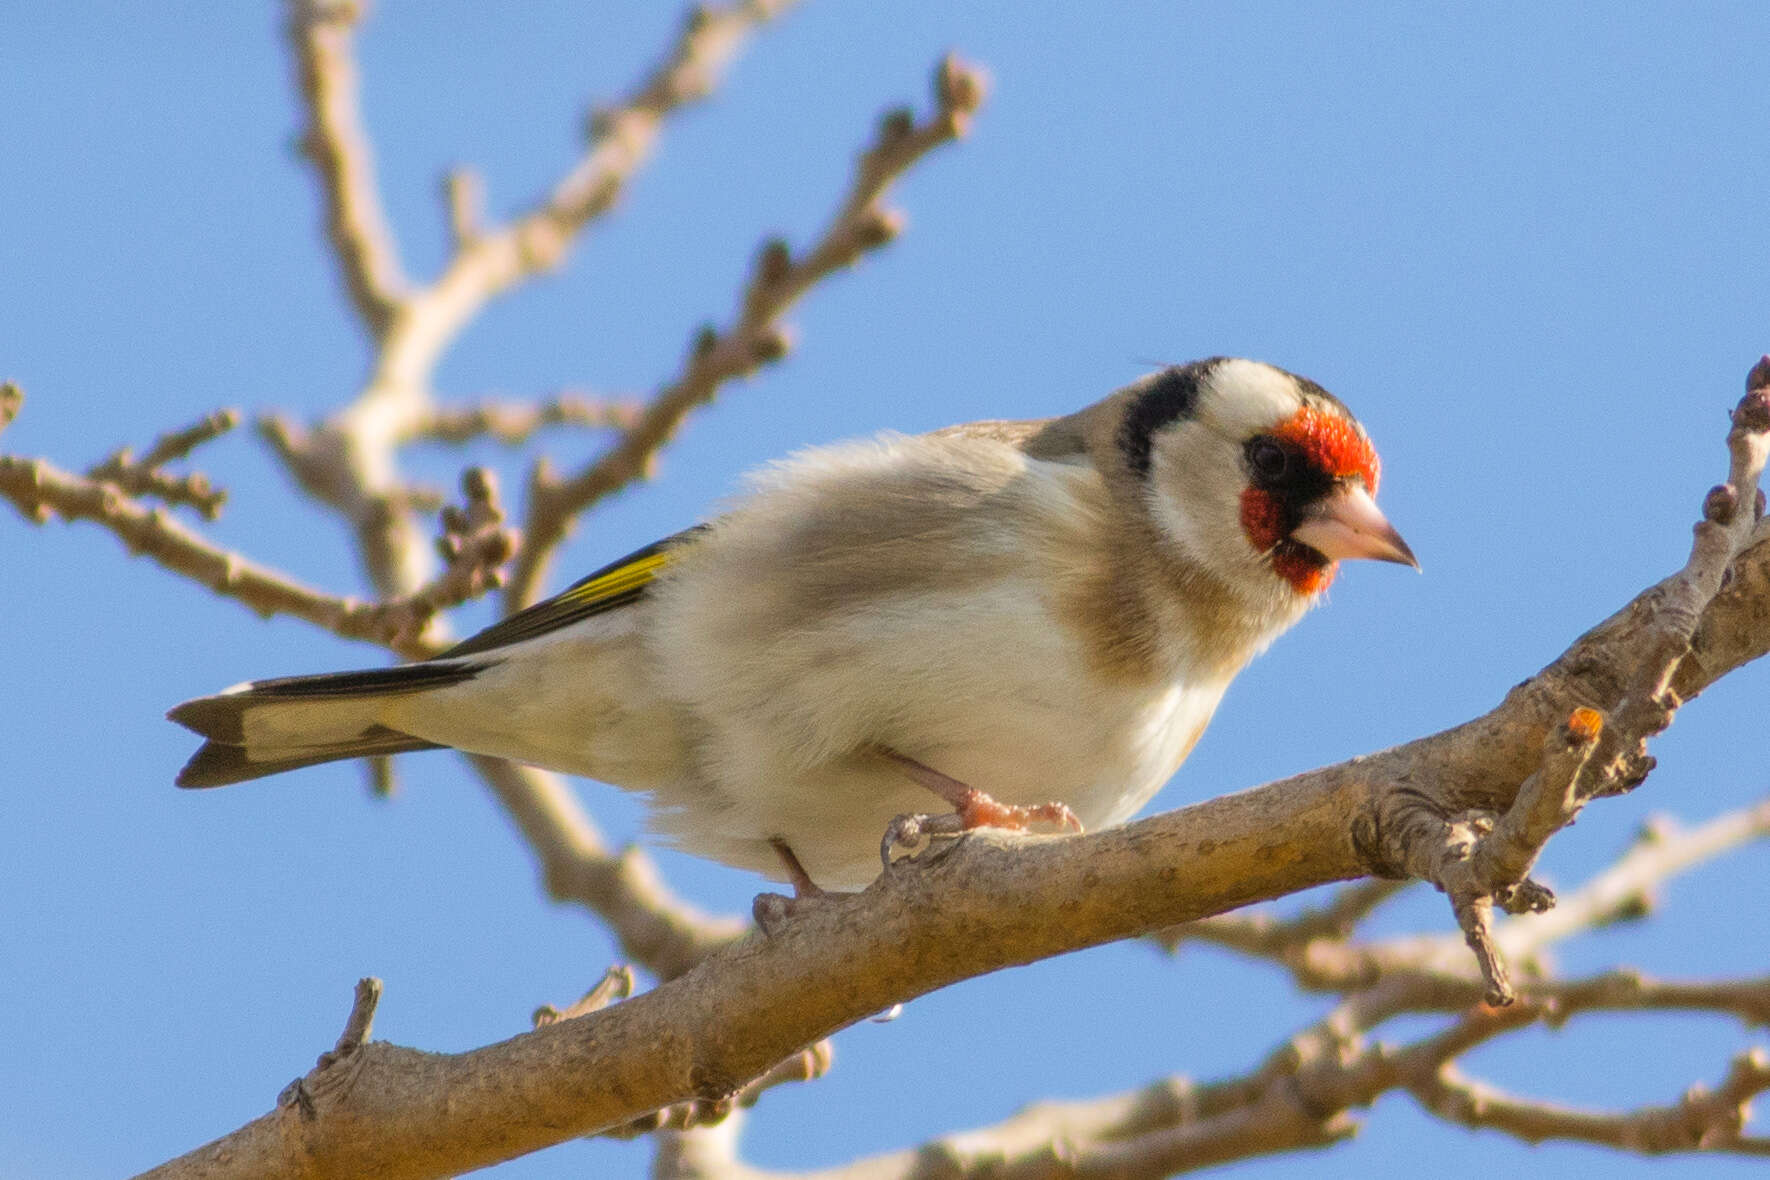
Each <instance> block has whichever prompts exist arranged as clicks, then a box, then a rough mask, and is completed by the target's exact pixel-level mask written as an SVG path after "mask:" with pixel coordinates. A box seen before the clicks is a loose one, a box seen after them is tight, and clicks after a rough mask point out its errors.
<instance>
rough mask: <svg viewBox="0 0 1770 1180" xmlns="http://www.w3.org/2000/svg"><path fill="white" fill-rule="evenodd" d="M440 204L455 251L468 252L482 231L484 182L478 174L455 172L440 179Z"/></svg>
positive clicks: (468, 169) (463, 171)
mask: <svg viewBox="0 0 1770 1180" xmlns="http://www.w3.org/2000/svg"><path fill="white" fill-rule="evenodd" d="M443 204H444V206H445V207H446V208H447V209H448V214H449V233H450V234H451V235H452V237H453V239H454V245H455V249H456V250H457V251H461V250H465V249H468V248H469V247H470V246H472V245H473V243H474V242H475V241H477V240H478V239H479V236H480V234H481V232H483V230H484V228H485V182H484V181H483V180H481V179H480V176H479V173H477V172H475V171H473V170H472V169H470V168H456V169H454V170H452V171H451V172H450V173H449V174H448V175H447V176H445V177H443Z"/></svg>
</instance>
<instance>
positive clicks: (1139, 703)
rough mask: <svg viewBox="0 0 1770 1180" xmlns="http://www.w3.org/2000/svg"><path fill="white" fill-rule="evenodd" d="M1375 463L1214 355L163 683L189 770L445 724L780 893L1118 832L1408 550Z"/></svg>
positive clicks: (434, 731) (279, 758)
mask: <svg viewBox="0 0 1770 1180" xmlns="http://www.w3.org/2000/svg"><path fill="white" fill-rule="evenodd" d="M1377 473H1378V463H1377V455H1376V452H1375V450H1374V449H1373V448H1372V446H1371V443H1370V440H1369V438H1368V437H1367V436H1366V434H1365V431H1364V429H1363V428H1362V427H1361V426H1360V425H1359V424H1358V422H1357V420H1356V419H1354V418H1353V416H1352V414H1351V412H1350V411H1348V410H1347V409H1346V407H1345V406H1344V405H1342V404H1341V403H1340V401H1339V400H1338V399H1336V398H1335V397H1333V396H1332V395H1331V394H1329V393H1328V392H1327V391H1326V390H1324V389H1322V388H1321V387H1320V386H1319V385H1317V384H1315V383H1314V382H1312V381H1309V380H1306V379H1304V378H1302V377H1298V376H1296V375H1294V374H1291V373H1287V372H1285V371H1284V370H1282V369H1278V368H1274V367H1273V366H1271V365H1267V364H1262V363H1260V362H1257V361H1249V360H1239V359H1232V358H1223V357H1215V358H1212V359H1209V360H1204V361H1198V362H1195V363H1193V364H1188V365H1181V366H1175V367H1172V368H1168V369H1165V370H1162V371H1159V372H1156V373H1153V374H1151V375H1149V376H1147V377H1145V378H1143V379H1142V380H1140V381H1137V382H1136V383H1134V384H1132V385H1129V386H1127V387H1126V388H1124V389H1121V390H1119V391H1118V392H1116V393H1114V394H1112V395H1111V396H1109V397H1107V398H1105V399H1104V400H1102V401H1099V402H1096V403H1095V404H1094V405H1091V406H1089V407H1087V408H1086V409H1083V410H1080V411H1078V412H1077V413H1074V414H1071V415H1069V416H1067V417H1063V418H1054V419H1047V420H1043V421H1022V422H1007V421H1003V422H974V423H969V424H966V425H962V426H953V427H949V428H947V429H945V430H938V431H935V432H934V433H932V434H925V435H919V436H915V437H906V436H901V435H884V436H881V437H878V438H874V439H871V440H868V441H859V442H848V443H840V444H837V445H834V446H826V447H818V448H814V449H811V450H807V451H803V452H801V453H799V454H797V455H795V456H793V457H791V458H789V459H786V460H784V461H781V462H779V463H777V464H775V465H773V466H770V467H768V468H765V469H764V470H762V471H761V472H760V473H759V474H757V475H756V476H754V477H753V479H752V481H751V485H750V488H749V490H748V492H747V493H746V494H745V495H744V496H743V497H742V498H741V499H740V500H738V501H737V502H736V503H735V504H734V505H733V506H732V507H731V508H730V510H729V511H727V512H725V513H724V514H723V515H721V516H719V517H718V518H717V519H715V520H713V521H712V522H710V523H708V524H704V525H701V526H699V527H697V528H693V529H690V530H688V531H686V532H682V533H678V534H676V535H675V536H672V537H669V538H667V539H665V540H663V541H660V542H658V543H656V544H654V545H649V546H647V547H646V548H644V549H641V550H639V551H638V552H637V553H634V554H631V555H629V556H628V557H625V558H623V559H622V560H620V561H617V562H615V563H613V564H612V565H609V566H606V567H604V568H603V569H600V570H598V571H596V572H595V573H593V574H591V575H590V576H589V577H587V578H585V579H583V580H582V581H580V582H578V583H576V584H575V585H573V586H571V587H570V588H568V589H567V590H565V591H564V592H563V593H561V594H559V595H558V596H557V597H555V598H553V599H550V600H548V601H546V602H542V603H539V604H537V605H535V606H533V607H530V608H529V609H527V610H525V611H522V612H521V613H519V614H516V615H513V616H511V617H510V618H507V619H505V620H503V621H502V622H499V623H497V624H495V625H494V626H492V627H490V628H488V629H487V630H485V631H482V632H480V633H479V634H478V635H475V636H474V637H473V638H471V639H468V640H467V641H466V642H464V643H462V644H460V645H458V646H456V647H455V648H453V649H451V650H450V651H448V652H445V653H444V654H443V655H441V656H438V657H437V658H435V659H431V660H427V661H424V662H422V663H416V664H408V665H404V666H401V667H392V668H377V669H373V670H369V671H361V672H340V673H333V674H330V675H320V676H300V677H292V678H287V679H280V680H260V681H254V682H251V683H248V684H241V685H237V686H235V687H234V688H230V689H228V690H227V691H225V692H223V693H221V694H219V695H216V696H210V697H202V698H199V699H197V700H192V701H187V702H185V703H184V704H182V705H179V706H178V707H177V708H175V709H173V710H172V711H171V713H170V714H169V716H170V717H171V719H172V720H174V721H176V722H178V723H179V724H181V725H184V726H187V727H188V728H190V729H192V730H194V731H196V732H197V733H198V734H201V735H202V736H203V737H205V738H207V739H208V741H207V742H206V744H204V746H203V747H202V748H201V749H200V750H199V751H198V752H197V753H196V755H195V756H194V757H193V758H192V759H191V760H190V762H189V763H188V764H187V765H186V766H185V768H184V770H183V772H182V773H181V774H180V775H179V777H178V783H179V785H180V786H187V787H210V786H220V785H222V784H225V783H233V782H239V781H241V780H244V779H251V778H258V777H260V776H263V775H268V774H276V773H280V772H282V771H285V770H293V769H295V768H297V767H303V766H310V765H313V764H315V763H320V762H330V761H333V760H335V759H340V758H356V757H360V756H364V755H373V754H396V753H403V752H405V751H409V750H423V749H430V748H434V747H438V746H452V747H454V748H456V749H460V750H467V751H471V752H474V753H479V754H490V755H496V756H499V757H504V758H512V759H516V760H518V761H521V762H527V763H531V764H533V765H536V766H542V767H547V768H550V769H553V770H558V771H563V772H566V773H569V774H579V775H585V776H587V777H590V778H594V779H599V780H601V781H603V782H607V783H613V784H615V785H617V786H621V787H625V788H628V789H630V790H636V791H643V792H646V793H647V794H649V795H650V796H651V801H652V804H653V820H654V826H655V828H656V829H657V830H658V831H659V832H660V833H661V834H662V835H663V836H664V837H666V838H667V839H669V840H670V841H672V842H674V843H675V844H677V845H679V846H680V847H682V848H683V849H686V850H687V851H689V852H693V853H697V854H700V855H703V856H707V857H711V858H712V859H714V860H718V861H723V862H724V863H726V864H729V865H734V866H737V867H739V868H743V869H750V870H754V871H756V872H758V873H762V874H764V875H766V876H770V877H773V878H775V879H780V880H787V881H791V882H792V883H793V884H794V885H795V886H796V887H797V888H798V890H799V892H800V893H801V894H804V893H806V892H808V891H815V890H816V889H817V888H818V887H819V886H830V887H843V888H849V887H859V886H861V885H864V884H866V883H867V882H868V881H869V880H871V879H872V878H873V877H874V876H876V875H877V874H878V872H879V871H880V859H879V848H880V837H881V833H886V837H885V840H886V846H887V859H889V849H890V846H891V844H892V843H893V842H894V841H898V840H906V839H909V838H911V837H914V836H916V835H917V834H918V833H920V832H924V831H935V832H939V831H954V830H959V829H962V828H965V827H972V826H977V825H979V824H1002V825H1007V826H1025V825H1026V824H1027V823H1028V822H1030V821H1034V820H1047V821H1053V822H1057V823H1070V822H1072V821H1079V823H1077V824H1076V826H1083V825H1085V826H1087V827H1091V828H1092V827H1100V826H1103V825H1110V824H1116V823H1120V822H1122V821H1123V820H1125V819H1127V818H1129V817H1130V816H1131V814H1132V813H1133V812H1135V811H1136V810H1137V809H1138V808H1139V807H1141V806H1142V805H1143V804H1144V803H1145V802H1146V801H1147V800H1148V799H1149V798H1150V796H1151V795H1153V794H1154V793H1155V792H1156V790H1157V789H1158V788H1160V787H1161V785H1162V784H1163V783H1164V782H1166V781H1167V780H1168V778H1169V777H1170V776H1171V775H1172V774H1173V773H1174V771H1175V770H1176V769H1177V768H1178V767H1179V766H1180V763H1181V762H1182V761H1183V760H1184V759H1185V758H1186V755H1187V754H1188V752H1189V751H1191V749H1192V747H1193V744H1194V743H1195V742H1197V741H1198V739H1199V735H1200V734H1201V733H1202V732H1203V731H1204V728H1205V725H1206V724H1207V723H1208V722H1209V721H1210V719H1211V715H1212V713H1213V712H1214V711H1215V710H1216V708H1217V703H1218V701H1219V700H1220V699H1221V698H1222V696H1223V692H1224V689H1225V688H1226V687H1227V686H1228V684H1229V681H1230V680H1231V678H1233V677H1234V676H1235V674H1236V673H1237V672H1238V671H1240V669H1241V668H1242V667H1243V665H1245V664H1246V663H1247V661H1248V660H1249V659H1250V658H1252V657H1253V656H1254V655H1255V654H1257V653H1258V652H1260V651H1261V650H1263V649H1264V648H1265V647H1266V646H1267V645H1268V644H1269V643H1271V642H1272V641H1273V639H1275V638H1276V637H1277V636H1278V635H1279V633H1280V632H1282V631H1284V630H1285V629H1286V628H1287V627H1289V626H1291V624H1293V623H1295V622H1296V621H1297V620H1298V619H1299V618H1300V617H1302V615H1303V613H1304V612H1305V611H1306V610H1308V609H1309V607H1310V606H1311V605H1312V604H1314V603H1315V602H1316V601H1318V600H1319V599H1320V597H1321V594H1322V591H1323V590H1324V589H1325V588H1326V587H1327V585H1328V583H1329V582H1330V581H1331V580H1332V578H1333V576H1334V571H1335V568H1336V563H1337V562H1338V561H1339V560H1342V559H1347V558H1375V559H1377V560H1380V561H1392V562H1400V563H1404V564H1408V565H1414V566H1415V567H1416V568H1418V563H1417V562H1415V560H1414V556H1413V553H1412V552H1411V551H1410V550H1409V549H1408V546H1407V544H1406V543H1405V542H1404V541H1403V540H1402V539H1401V536H1400V535H1399V534H1398V533H1397V532H1396V531H1395V529H1394V528H1393V527H1391V526H1390V524H1389V522H1388V521H1387V520H1386V519H1385V518H1384V516H1383V514H1382V512H1380V511H1379V510H1378V508H1377V505H1376V501H1375V499H1374V498H1373V497H1374V496H1375V494H1376V490H1377ZM939 798H944V799H945V801H946V803H947V805H948V807H949V808H950V812H951V813H950V814H946V813H945V811H944V810H942V809H938V808H935V807H933V805H934V804H935V803H936V801H937V799H939ZM1044 800H1055V801H1056V802H1052V803H1045V802H1043V801H1044ZM929 810H935V811H937V812H938V814H936V815H935V816H933V817H930V816H927V815H924V814H922V813H924V812H926V811H929Z"/></svg>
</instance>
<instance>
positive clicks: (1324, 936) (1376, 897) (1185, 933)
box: [1150, 878, 1410, 962]
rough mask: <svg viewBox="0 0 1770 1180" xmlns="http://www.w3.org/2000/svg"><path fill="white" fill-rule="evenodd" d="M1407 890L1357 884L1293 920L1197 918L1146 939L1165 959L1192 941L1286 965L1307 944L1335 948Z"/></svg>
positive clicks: (1398, 885)
mask: <svg viewBox="0 0 1770 1180" xmlns="http://www.w3.org/2000/svg"><path fill="white" fill-rule="evenodd" d="M1409 884H1410V882H1407V881H1397V880H1383V879H1381V878H1373V879H1371V880H1368V881H1357V882H1354V883H1353V884H1351V885H1346V886H1343V887H1341V888H1340V889H1338V890H1336V891H1335V892H1334V896H1333V899H1332V900H1331V901H1329V902H1328V904H1327V905H1325V906H1321V907H1319V908H1316V909H1309V910H1305V911H1303V912H1302V913H1300V914H1298V915H1296V916H1295V917H1293V918H1284V919H1280V918H1275V917H1273V916H1272V915H1271V914H1267V913H1261V912H1259V911H1243V912H1237V913H1233V914H1219V915H1217V916H1216V917H1214V918H1201V919H1200V920H1198V921H1197V922H1188V923H1186V924H1185V925H1183V926H1175V927H1172V928H1171V929H1168V930H1158V931H1156V932H1155V933H1154V934H1153V935H1151V936H1150V937H1151V939H1152V940H1153V941H1154V942H1155V943H1156V944H1157V945H1158V946H1160V947H1161V948H1162V949H1163V950H1165V951H1168V952H1169V953H1172V952H1174V951H1176V950H1178V949H1179V948H1180V945H1181V944H1182V943H1184V942H1185V941H1187V940H1188V939H1196V940H1197V941H1199V942H1207V943H1210V944H1212V945H1214V946H1221V947H1226V948H1228V949H1230V950H1235V951H1241V952H1242V953H1244V954H1249V955H1255V956H1258V957H1260V958H1264V959H1274V960H1277V961H1280V962H1286V961H1289V960H1290V959H1291V958H1292V957H1294V956H1295V955H1296V954H1298V953H1299V952H1302V951H1303V950H1304V949H1305V948H1307V947H1308V946H1309V945H1310V944H1311V943H1314V942H1317V941H1321V940H1328V941H1335V942H1339V941H1343V940H1345V939H1346V938H1349V937H1350V936H1351V934H1352V932H1353V931H1354V930H1355V929H1357V927H1358V924H1359V923H1360V922H1362V921H1364V920H1365V919H1366V918H1368V917H1370V915H1371V914H1372V913H1373V912H1374V911H1375V910H1376V908H1377V907H1378V906H1380V905H1382V904H1383V903H1384V902H1385V901H1388V900H1389V899H1390V898H1391V897H1394V896H1395V895H1396V894H1397V893H1399V892H1400V891H1401V890H1403V889H1405V888H1407V886H1408V885H1409Z"/></svg>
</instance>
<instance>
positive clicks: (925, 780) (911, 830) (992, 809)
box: [879, 749, 1082, 868]
mask: <svg viewBox="0 0 1770 1180" xmlns="http://www.w3.org/2000/svg"><path fill="white" fill-rule="evenodd" d="M879 752H880V753H881V754H882V755H884V756H885V757H886V758H889V759H891V761H893V762H895V763H896V764H897V765H898V767H899V768H900V769H901V770H902V771H903V772H904V773H905V774H906V775H908V776H909V777H910V778H911V779H914V780H915V781H916V782H917V783H918V784H919V785H921V786H924V787H927V788H928V789H929V790H930V791H933V792H934V793H935V794H936V795H939V796H940V797H941V798H942V799H945V800H946V801H947V802H948V803H951V804H952V805H953V810H952V813H951V814H950V815H900V816H898V817H897V818H896V819H894V820H892V821H891V826H890V827H888V828H886V829H885V839H884V842H883V843H882V844H881V845H880V848H879V855H880V857H881V859H883V860H884V862H885V867H886V868H890V867H891V854H892V852H893V851H894V850H896V849H898V848H902V847H904V846H906V845H909V844H914V843H915V842H916V841H917V840H919V839H920V838H921V837H922V836H925V835H950V834H955V833H958V832H968V831H970V830H971V829H972V828H1009V829H1011V830H1014V831H1025V830H1026V829H1027V828H1029V827H1031V826H1032V825H1033V824H1035V823H1047V824H1055V825H1056V826H1058V827H1060V828H1073V829H1074V830H1075V831H1077V832H1080V831H1081V830H1082V821H1081V820H1079V819H1077V818H1076V815H1075V812H1073V811H1071V810H1070V809H1069V808H1068V807H1067V806H1066V805H1064V804H1062V803H1040V804H1036V805H1035V806H1032V807H1021V806H1018V805H1016V804H1012V803H998V802H997V801H996V800H994V799H992V798H990V796H988V795H986V794H984V793H983V792H982V791H979V790H977V789H976V788H975V787H969V786H966V785H965V784H964V783H962V782H960V781H959V780H958V779H956V778H953V777H952V776H950V775H945V774H942V773H940V771H938V770H935V769H934V768H933V767H931V766H927V765H924V764H923V763H921V762H918V761H916V760H915V759H914V758H909V757H905V756H904V755H902V754H899V753H898V752H897V751H896V750H886V749H881V750H880V751H879Z"/></svg>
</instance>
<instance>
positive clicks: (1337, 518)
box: [1291, 483, 1420, 569]
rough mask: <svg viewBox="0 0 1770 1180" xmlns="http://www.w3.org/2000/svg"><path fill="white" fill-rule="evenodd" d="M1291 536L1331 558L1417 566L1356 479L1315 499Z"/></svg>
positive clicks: (1398, 536) (1412, 555)
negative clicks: (1366, 559)
mask: <svg viewBox="0 0 1770 1180" xmlns="http://www.w3.org/2000/svg"><path fill="white" fill-rule="evenodd" d="M1291 536H1292V538H1294V539H1295V540H1298V541H1301V542H1303V544H1305V545H1307V546H1309V547H1310V548H1311V549H1314V550H1316V551H1317V552H1319V553H1320V554H1321V555H1322V556H1324V557H1327V558H1330V559H1333V560H1339V559H1341V558H1347V559H1350V558H1354V557H1368V558H1372V559H1373V560H1376V561H1393V562H1395V563H1397V564H1398V565H1411V566H1413V567H1414V568H1415V569H1419V568H1420V563H1419V562H1418V561H1416V560H1415V559H1414V551H1413V550H1412V549H1409V548H1408V547H1407V542H1406V541H1403V540H1402V539H1401V534H1400V533H1398V532H1396V531H1395V526H1394V525H1392V524H1390V523H1389V518H1388V517H1386V516H1384V515H1383V510H1382V509H1380V508H1378V507H1377V502H1376V501H1375V500H1373V499H1371V494H1370V493H1369V492H1367V491H1365V490H1364V486H1363V485H1362V484H1358V483H1347V484H1342V485H1341V486H1340V487H1339V488H1337V489H1335V490H1334V491H1332V492H1329V493H1328V494H1327V495H1325V496H1323V497H1322V498H1321V499H1320V500H1317V501H1316V502H1315V503H1314V504H1313V505H1312V506H1311V507H1310V508H1309V509H1308V510H1307V511H1306V512H1305V513H1304V515H1303V523H1302V524H1299V525H1298V526H1297V527H1296V528H1294V529H1292V530H1291Z"/></svg>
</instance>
